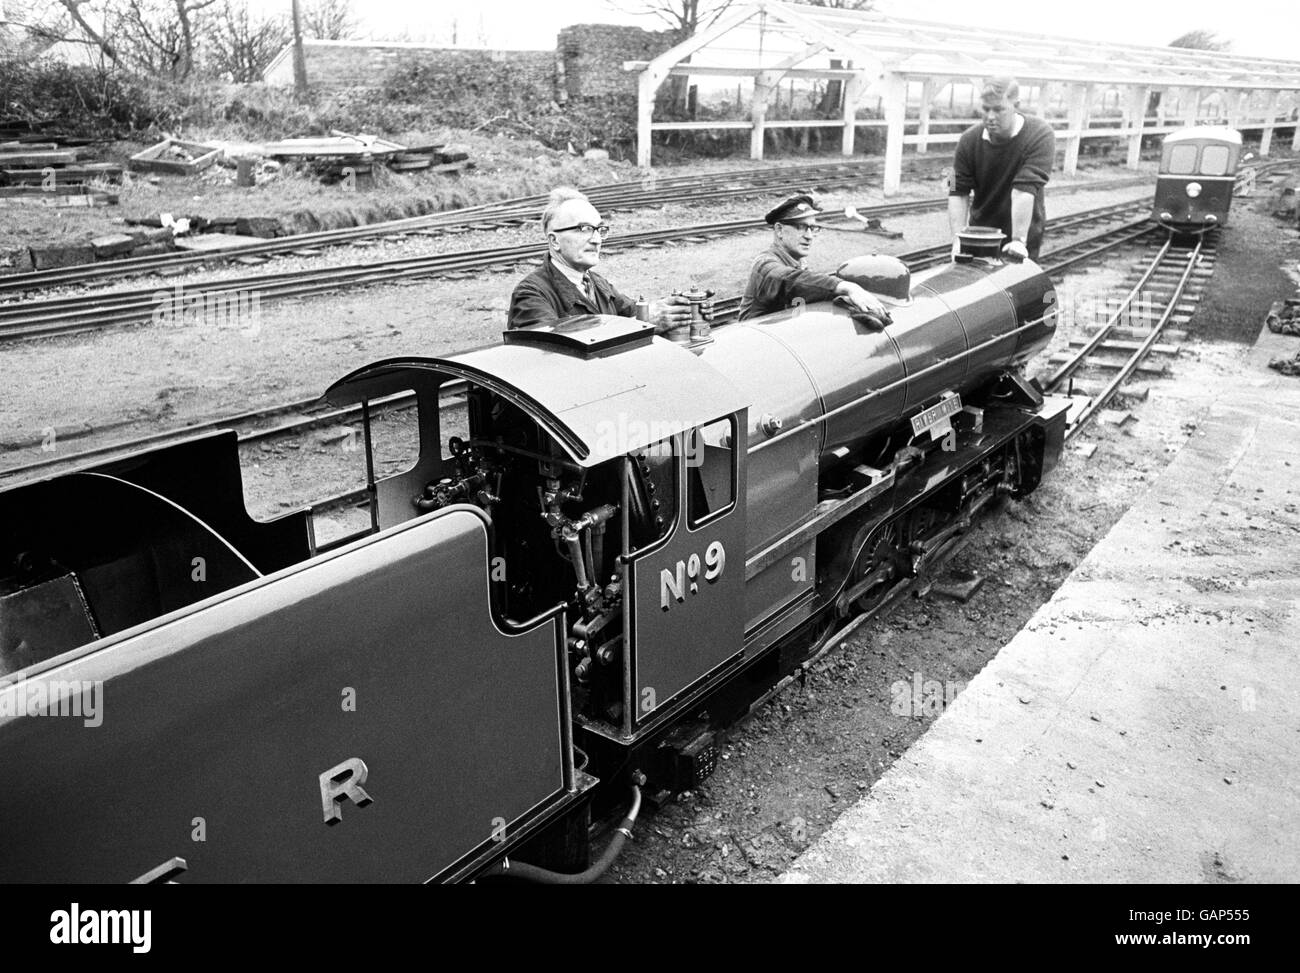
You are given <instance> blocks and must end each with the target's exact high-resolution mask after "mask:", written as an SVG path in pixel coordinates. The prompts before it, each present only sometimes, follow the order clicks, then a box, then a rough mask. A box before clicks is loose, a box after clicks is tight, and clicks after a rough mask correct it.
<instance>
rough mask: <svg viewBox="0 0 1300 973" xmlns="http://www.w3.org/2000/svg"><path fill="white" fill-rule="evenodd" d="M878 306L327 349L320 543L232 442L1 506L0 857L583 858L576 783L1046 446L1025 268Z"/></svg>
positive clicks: (710, 700) (65, 483)
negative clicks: (385, 419) (381, 465)
mask: <svg viewBox="0 0 1300 973" xmlns="http://www.w3.org/2000/svg"><path fill="white" fill-rule="evenodd" d="M880 259H882V258H864V260H867V261H875V263H874V264H872V267H873V268H874V269H873V270H872V272H871V274H865V271H862V267H861V265H860V264H859V263H855V262H854V261H850V262H849V263H848V264H846V265H845V267H843V268H841V271H840V273H841V275H842V276H845V277H847V278H849V279H855V277H854V275H855V274H859V276H860V277H861V279H862V280H864V281H865V280H868V279H874V278H872V275H873V274H876V273H877V271H878V269H879V268H878V263H879V260H880ZM891 259H892V258H891ZM895 263H897V261H895ZM898 267H900V268H901V267H902V265H901V264H898ZM903 273H905V271H903ZM864 274H865V276H864ZM901 294H902V295H905V299H903V300H900V301H898V302H896V306H895V307H894V308H893V321H892V323H890V324H889V325H888V326H887V327H884V328H883V329H882V328H881V327H880V326H879V324H878V323H875V322H872V321H868V320H863V319H858V318H855V317H854V316H853V315H852V314H851V313H850V312H849V311H848V310H845V309H843V308H840V307H837V306H834V305H832V304H813V305H809V306H806V307H799V308H792V309H790V310H787V311H782V312H779V313H776V314H773V315H770V316H767V317H763V318H758V319H754V320H751V321H747V322H745V323H743V324H734V325H727V326H722V327H717V328H715V329H714V330H713V332H712V334H711V335H710V336H709V337H708V338H705V339H702V340H699V341H695V342H691V343H685V344H678V343H674V342H672V341H668V340H665V339H664V338H662V337H656V336H655V335H654V333H653V329H652V328H650V327H649V326H648V325H645V324H643V323H641V322H639V321H636V320H632V319H624V318H608V317H587V318H577V319H572V320H569V321H566V322H562V323H561V324H560V325H559V326H557V327H554V328H542V329H524V330H518V331H512V332H509V333H507V335H506V338H505V341H504V342H503V343H502V344H499V345H497V346H494V347H489V348H484V349H480V350H475V351H470V352H467V353H464V354H459V355H456V356H453V357H449V358H441V359H438V358H395V359H390V360H386V361H380V362H377V363H375V364H373V365H370V366H368V367H366V368H362V369H360V370H359V371H356V372H354V373H352V374H350V375H348V376H346V377H345V378H343V379H341V380H340V381H338V382H336V383H335V384H334V385H333V386H331V387H330V388H329V390H328V391H327V392H326V393H325V397H326V398H327V399H328V400H329V401H330V402H331V403H333V404H336V405H340V406H342V405H347V404H353V403H362V404H363V405H365V411H364V415H365V417H366V422H365V431H366V436H365V444H364V447H365V448H364V455H365V460H366V468H367V471H368V479H367V496H368V503H369V512H370V524H369V526H367V527H366V528H365V529H363V530H362V531H360V532H359V533H357V534H356V535H354V536H350V537H347V538H343V539H341V540H339V541H336V542H334V543H332V544H327V545H326V544H317V543H316V541H315V539H314V536H313V529H312V511H311V510H310V509H307V508H304V509H301V510H297V511H294V512H292V513H290V514H288V515H286V516H283V517H280V518H279V519H277V520H274V521H269V522H259V521H255V520H253V519H252V518H250V517H249V516H248V514H247V513H246V512H245V510H244V507H243V502H242V490H241V479H240V471H239V464H238V457H237V451H236V443H235V435H234V433H233V432H230V431H226V432H220V433H214V434H210V435H202V436H198V437H195V438H193V439H190V440H187V441H185V442H181V443H178V444H174V445H169V446H166V447H163V448H160V449H157V450H153V451H150V452H144V453H140V454H137V455H134V456H132V457H130V458H128V459H125V460H120V461H116V462H112V463H108V464H103V465H100V466H98V467H95V468H91V469H87V470H84V471H81V472H76V473H71V474H67V475H63V476H59V477H55V478H52V479H48V480H45V481H41V482H37V483H32V484H28V485H23V486H19V487H15V488H12V489H9V490H7V491H5V492H3V493H0V517H2V518H3V521H4V523H5V524H6V527H7V529H6V532H5V535H4V539H3V542H2V543H0V593H2V597H0V666H2V667H3V668H0V754H2V755H3V759H4V762H5V765H6V766H7V768H8V769H9V773H8V774H7V784H6V787H5V788H4V790H3V794H0V879H3V880H5V881H67V880H73V881H85V882H127V881H154V880H166V879H169V878H175V879H178V880H180V881H219V882H250V881H251V882H256V881H284V880H295V881H340V880H341V881H425V880H441V881H449V880H468V879H473V878H475V877H477V876H481V875H483V874H484V873H485V872H486V871H487V870H489V869H496V870H499V869H500V867H501V863H502V862H503V861H507V860H509V859H515V860H520V861H525V862H534V863H536V864H538V865H545V866H547V867H553V868H563V869H568V870H573V869H581V868H582V867H584V865H585V863H586V856H587V854H588V845H587V836H588V833H589V824H590V821H591V817H592V809H593V807H595V809H596V810H597V811H602V810H603V809H604V808H605V807H606V806H612V805H614V804H615V803H616V802H618V801H619V800H621V799H622V798H623V796H624V795H625V794H626V792H627V785H628V784H629V783H636V784H640V785H642V786H643V788H644V790H645V792H646V793H647V794H649V795H654V794H656V793H662V794H669V793H671V792H672V791H674V790H676V789H679V788H684V787H690V786H693V785H694V784H695V783H696V782H698V780H700V779H701V778H702V777H704V776H707V774H708V773H709V771H710V770H711V769H712V762H713V759H714V754H715V750H716V746H717V742H718V739H719V734H720V733H722V732H724V731H725V727H726V726H727V725H729V724H730V723H731V722H732V721H734V720H735V719H736V717H737V716H738V715H739V714H743V713H744V712H745V711H746V710H747V709H749V708H751V707H753V706H755V705H756V703H757V702H759V701H761V700H763V699H765V698H767V697H768V696H770V695H771V693H772V692H774V691H775V689H776V688H778V687H780V686H781V685H782V684H783V681H788V679H789V678H790V677H791V674H792V673H794V672H795V671H797V669H798V667H799V666H800V665H803V664H806V663H807V662H808V660H809V659H810V658H811V657H813V656H815V655H816V654H817V653H818V652H819V651H822V649H823V647H826V646H828V645H830V644H831V643H832V642H833V641H834V638H835V635H836V633H837V632H839V631H840V630H841V629H842V627H843V626H844V625H845V624H846V623H847V622H848V620H849V619H850V618H851V617H852V616H854V615H855V614H858V613H862V612H869V611H872V610H874V609H875V608H876V607H878V606H880V605H881V604H883V603H884V602H885V601H886V600H887V599H889V598H891V597H893V596H894V595H895V594H897V593H898V592H899V591H900V590H902V589H903V587H904V586H906V585H908V584H910V583H914V582H916V581H917V579H925V578H926V577H927V575H928V573H929V572H930V570H931V569H932V568H933V566H934V565H935V564H936V563H938V562H939V560H940V559H941V558H942V557H943V556H944V554H945V552H946V551H947V550H948V549H950V548H951V546H952V545H953V544H954V543H955V542H956V540H957V539H958V538H959V536H960V535H961V534H962V532H963V531H964V530H965V529H966V528H967V527H969V525H970V523H971V519H972V518H973V517H974V516H975V515H976V514H977V513H978V512H979V511H980V510H981V509H982V508H984V507H986V506H988V505H990V504H992V503H995V502H996V501H998V499H999V498H1001V497H1003V496H1010V497H1020V496H1023V495H1024V494H1026V493H1028V492H1029V491H1031V490H1033V489H1034V488H1035V486H1036V485H1037V484H1038V483H1039V481H1040V479H1041V478H1042V477H1043V475H1044V474H1045V473H1046V472H1047V471H1049V470H1050V469H1051V468H1052V466H1053V465H1054V464H1055V463H1056V461H1057V459H1058V457H1059V454H1060V450H1061V446H1062V442H1063V435H1064V428H1065V413H1066V407H1067V402H1066V400H1064V399H1061V398H1056V397H1052V396H1044V395H1043V394H1041V393H1040V391H1039V390H1038V389H1037V387H1036V386H1035V385H1034V384H1033V383H1031V382H1029V381H1027V380H1026V379H1025V377H1024V374H1023V371H1024V369H1023V366H1024V364H1025V362H1026V361H1027V360H1028V359H1029V358H1030V357H1031V356H1032V355H1033V354H1035V353H1036V352H1037V351H1038V350H1040V349H1041V348H1042V347H1043V346H1044V345H1045V344H1046V342H1047V341H1048V339H1049V338H1050V336H1051V335H1052V333H1053V329H1054V327H1055V310H1056V308H1055V304H1056V295H1055V292H1054V289H1053V286H1052V284H1051V282H1050V280H1049V279H1048V278H1047V277H1046V276H1044V275H1043V273H1042V272H1041V271H1040V270H1039V269H1038V268H1037V267H1036V266H1034V265H1033V264H1032V263H1029V262H1025V263H1023V264H1003V263H1001V262H999V261H997V260H993V259H984V258H976V257H971V256H968V255H962V256H961V257H959V258H958V260H957V262H954V263H952V264H949V265H948V266H945V267H941V268H937V269H935V270H933V271H930V272H927V273H925V274H924V275H918V277H917V279H915V280H912V281H910V283H909V282H908V281H906V280H904V281H903V286H902V288H901ZM449 383H464V387H465V388H466V389H467V392H466V398H465V401H464V405H463V414H462V415H459V416H453V415H450V414H449V412H448V407H447V406H446V405H445V404H444V403H443V400H444V398H445V397H444V396H440V391H442V390H444V387H446V386H448V385H449ZM407 391H410V392H414V395H415V398H416V401H417V403H418V405H417V408H418V426H419V440H420V450H419V458H418V460H417V461H416V462H415V463H414V465H413V466H411V467H410V468H409V469H407V470H406V471H405V472H401V473H398V474H396V475H393V476H388V477H378V476H376V475H375V472H374V471H375V470H376V469H377V468H378V465H377V459H376V457H375V455H374V452H375V443H374V442H373V441H372V439H373V437H372V436H371V434H370V429H371V426H370V422H369V403H373V402H375V401H376V400H378V399H381V398H383V397H385V396H389V395H391V394H393V393H397V392H407ZM453 427H455V428H456V431H457V433H458V434H456V435H451V434H450V433H451V431H452V429H453ZM198 565H202V568H203V570H202V571H201V572H200V571H199V570H198V567H197V566H198ZM88 687H90V689H91V690H93V691H97V692H98V693H99V697H98V698H99V705H98V709H97V711H96V712H95V713H94V714H93V718H89V717H88V718H81V719H78V718H76V717H75V715H73V714H77V715H83V716H84V714H80V712H79V711H78V710H77V704H78V702H79V701H80V700H81V699H82V698H83V697H82V696H79V695H78V693H85V692H86V691H87V689H88ZM89 708H90V707H87V709H89ZM55 712H60V713H63V714H64V715H63V716H62V717H60V718H53V717H52V716H51V715H50V714H52V713H55Z"/></svg>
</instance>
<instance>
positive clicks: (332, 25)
mask: <svg viewBox="0 0 1300 973" xmlns="http://www.w3.org/2000/svg"><path fill="white" fill-rule="evenodd" d="M359 27H360V22H359V21H358V20H357V18H356V16H355V15H354V14H353V13H352V3H351V0H316V2H315V3H310V4H306V5H305V6H304V7H303V11H302V32H303V36H305V37H314V38H317V39H318V40H323V41H346V40H351V39H352V38H354V37H356V36H357V31H358V29H359Z"/></svg>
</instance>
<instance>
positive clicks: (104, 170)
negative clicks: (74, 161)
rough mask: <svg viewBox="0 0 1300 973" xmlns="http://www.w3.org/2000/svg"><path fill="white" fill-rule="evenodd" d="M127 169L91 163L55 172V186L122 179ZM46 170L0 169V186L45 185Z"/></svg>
mask: <svg viewBox="0 0 1300 973" xmlns="http://www.w3.org/2000/svg"><path fill="white" fill-rule="evenodd" d="M125 170H126V167H125V166H124V165H122V164H121V163H118V162H91V163H87V164H85V165H78V166H66V167H63V168H58V169H55V170H54V181H55V184H56V185H57V184H59V183H63V184H72V183H78V182H87V181H89V180H91V179H121V178H122V173H123V172H124V171H125ZM45 180H46V173H45V170H44V169H0V184H8V185H10V186H35V185H40V184H42V183H44V182H45Z"/></svg>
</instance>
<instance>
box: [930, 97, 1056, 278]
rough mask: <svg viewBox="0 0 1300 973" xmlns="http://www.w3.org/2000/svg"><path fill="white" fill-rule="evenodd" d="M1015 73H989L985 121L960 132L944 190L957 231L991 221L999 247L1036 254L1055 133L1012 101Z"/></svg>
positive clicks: (982, 107) (1044, 217) (1014, 252)
mask: <svg viewBox="0 0 1300 973" xmlns="http://www.w3.org/2000/svg"><path fill="white" fill-rule="evenodd" d="M1019 100H1020V88H1019V86H1018V85H1017V84H1016V82H1015V79H1014V78H991V79H989V80H988V81H986V82H985V83H984V88H983V90H982V91H981V92H980V112H981V114H982V115H983V119H984V120H983V121H982V122H980V123H979V124H977V125H972V126H971V127H970V128H968V129H967V130H966V131H965V132H963V133H962V136H961V139H960V141H958V143H957V154H956V157H955V160H954V164H953V185H952V188H951V190H950V192H949V196H948V224H949V226H951V227H952V232H953V235H954V250H955V248H956V243H955V236H956V233H957V231H958V230H960V229H962V228H963V227H966V226H991V227H996V228H997V229H999V230H1001V231H1002V232H1003V233H1004V234H1005V235H1006V243H1005V244H1004V245H1003V247H1002V252H1003V253H1004V254H1005V255H1007V256H1009V257H1012V258H1014V259H1024V258H1025V257H1029V258H1030V259H1031V260H1037V259H1038V251H1039V249H1040V248H1041V247H1042V243H1043V224H1044V223H1046V222H1047V213H1046V210H1045V209H1044V207H1043V187H1044V186H1046V185H1047V180H1048V177H1049V175H1050V174H1051V171H1052V161H1053V159H1054V157H1055V154H1056V135H1055V134H1054V133H1053V131H1052V126H1051V125H1049V124H1048V123H1047V122H1045V121H1044V120H1043V119H1041V118H1035V117H1034V116H1032V115H1023V114H1021V113H1020V112H1019V111H1017V109H1016V106H1017V104H1018V102H1019Z"/></svg>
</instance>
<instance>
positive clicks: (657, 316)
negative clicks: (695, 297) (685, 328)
mask: <svg viewBox="0 0 1300 973" xmlns="http://www.w3.org/2000/svg"><path fill="white" fill-rule="evenodd" d="M650 323H651V324H653V325H654V326H655V333H656V334H663V333H664V332H665V331H671V330H672V329H673V328H679V327H681V326H682V325H688V324H690V323H691V302H690V301H689V300H687V299H686V298H685V297H684V296H682V295H681V294H674V295H672V296H671V297H665V298H663V299H662V300H658V301H651V302H650Z"/></svg>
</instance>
